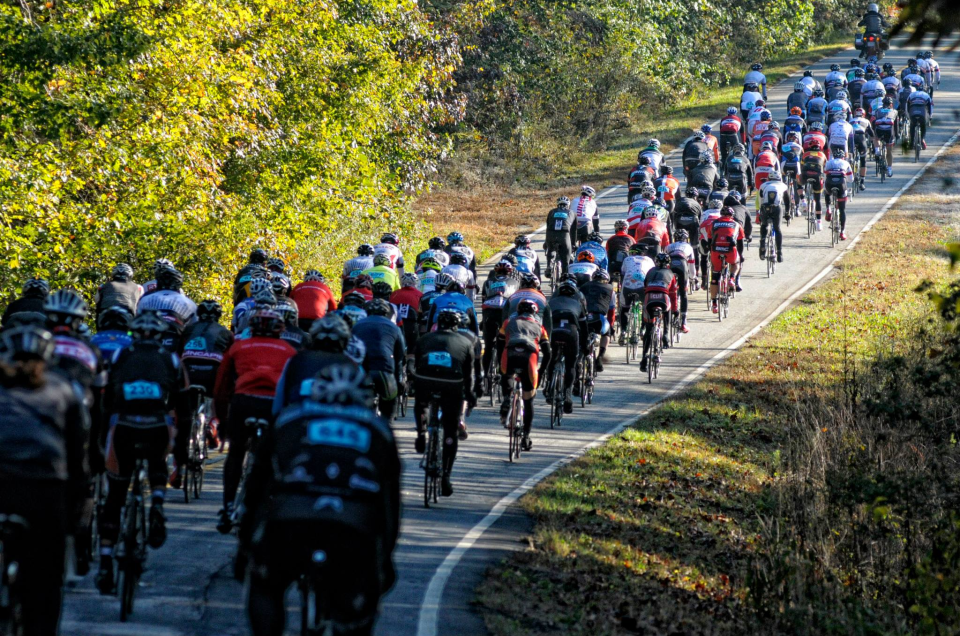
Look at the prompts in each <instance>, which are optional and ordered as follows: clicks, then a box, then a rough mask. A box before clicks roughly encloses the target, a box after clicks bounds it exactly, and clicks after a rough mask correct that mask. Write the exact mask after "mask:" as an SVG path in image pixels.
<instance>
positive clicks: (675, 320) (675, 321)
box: [670, 312, 683, 344]
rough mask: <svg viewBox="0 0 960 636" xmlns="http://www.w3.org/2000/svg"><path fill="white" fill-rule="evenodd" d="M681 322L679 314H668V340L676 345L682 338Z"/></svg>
mask: <svg viewBox="0 0 960 636" xmlns="http://www.w3.org/2000/svg"><path fill="white" fill-rule="evenodd" d="M682 326H683V320H682V319H681V318H680V312H675V313H672V314H670V339H671V341H672V342H674V343H676V344H680V338H681V337H682V336H683V330H682V329H681V327H682Z"/></svg>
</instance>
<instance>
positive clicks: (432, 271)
mask: <svg viewBox="0 0 960 636" xmlns="http://www.w3.org/2000/svg"><path fill="white" fill-rule="evenodd" d="M447 264H449V257H448V259H447ZM443 267H444V266H443V265H441V264H440V263H439V262H438V261H437V260H436V259H433V258H425V259H424V260H423V262H421V263H420V266H419V268H418V269H417V276H418V277H419V278H420V283H419V289H420V291H421V292H423V293H424V294H426V293H428V292H432V291H434V290H435V289H436V287H437V277H438V276H439V275H440V272H441V271H442V270H443Z"/></svg>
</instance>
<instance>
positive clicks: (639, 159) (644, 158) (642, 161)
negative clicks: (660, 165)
mask: <svg viewBox="0 0 960 636" xmlns="http://www.w3.org/2000/svg"><path fill="white" fill-rule="evenodd" d="M637 163H639V164H640V165H641V166H649V165H650V157H647V156H646V155H640V156H638V157H637Z"/></svg>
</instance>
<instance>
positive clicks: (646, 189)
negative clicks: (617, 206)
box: [627, 183, 657, 224]
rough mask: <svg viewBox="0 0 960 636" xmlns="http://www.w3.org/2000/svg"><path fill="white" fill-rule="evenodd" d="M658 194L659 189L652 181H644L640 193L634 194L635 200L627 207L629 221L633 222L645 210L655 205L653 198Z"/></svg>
mask: <svg viewBox="0 0 960 636" xmlns="http://www.w3.org/2000/svg"><path fill="white" fill-rule="evenodd" d="M656 196H657V190H656V188H654V187H653V184H652V183H644V184H643V187H642V188H641V189H640V194H637V195H634V197H633V201H631V202H630V206H629V207H628V208H627V223H629V224H632V223H633V219H636V218H639V217H640V216H641V215H642V213H643V211H644V210H645V209H646V208H647V207H649V206H651V205H653V199H654V198H655V197H656Z"/></svg>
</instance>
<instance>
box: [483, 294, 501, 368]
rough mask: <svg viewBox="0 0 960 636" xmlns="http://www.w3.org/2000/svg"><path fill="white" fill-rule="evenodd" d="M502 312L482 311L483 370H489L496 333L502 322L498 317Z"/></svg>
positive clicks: (494, 350) (494, 351)
mask: <svg viewBox="0 0 960 636" xmlns="http://www.w3.org/2000/svg"><path fill="white" fill-rule="evenodd" d="M502 315H503V312H502V311H500V310H498V309H484V310H483V369H484V371H486V370H487V369H489V368H490V359H491V358H492V357H493V355H494V354H495V353H496V351H497V346H496V342H497V332H498V331H499V330H500V326H501V325H502V321H501V320H500V316H502Z"/></svg>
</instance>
